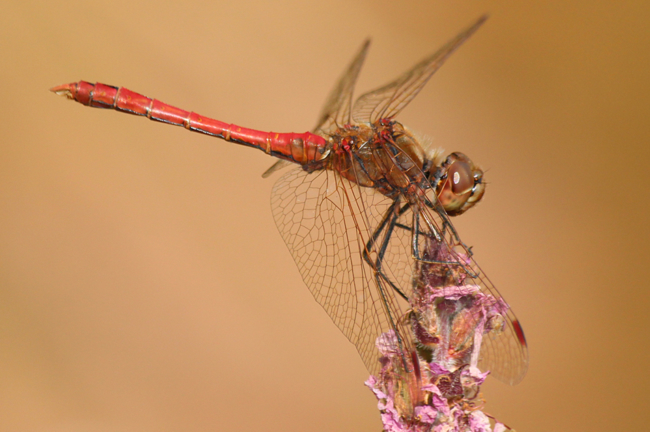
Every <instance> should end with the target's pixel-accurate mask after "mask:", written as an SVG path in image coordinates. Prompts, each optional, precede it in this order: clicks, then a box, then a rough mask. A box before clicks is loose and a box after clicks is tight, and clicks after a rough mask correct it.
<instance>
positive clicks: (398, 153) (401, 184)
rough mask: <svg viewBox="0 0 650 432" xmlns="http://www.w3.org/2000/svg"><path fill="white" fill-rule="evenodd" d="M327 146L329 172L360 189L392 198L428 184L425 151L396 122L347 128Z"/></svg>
mask: <svg viewBox="0 0 650 432" xmlns="http://www.w3.org/2000/svg"><path fill="white" fill-rule="evenodd" d="M330 143H331V145H332V150H331V153H330V157H331V158H332V159H331V163H330V166H329V168H330V169H332V170H334V171H337V172H338V173H339V174H340V175H341V176H342V177H344V178H346V179H348V180H350V181H351V182H353V183H357V184H359V185H360V186H364V187H373V188H376V189H378V191H379V192H381V193H382V194H384V195H386V196H395V195H397V194H400V193H401V194H406V193H408V192H407V191H408V190H409V189H410V188H412V187H413V185H418V187H420V188H421V187H426V186H425V185H426V184H428V182H427V181H426V177H425V175H424V174H423V171H422V169H423V164H424V150H423V149H422V146H421V145H420V144H419V142H418V141H417V139H416V138H415V136H414V135H413V134H411V132H409V131H408V130H406V129H405V128H404V127H403V126H402V125H401V124H400V123H398V122H395V121H388V120H385V119H384V120H380V121H378V122H376V123H374V124H369V123H365V124H355V125H346V126H344V127H341V128H338V129H337V130H336V131H335V132H334V133H333V134H332V135H331V138H330Z"/></svg>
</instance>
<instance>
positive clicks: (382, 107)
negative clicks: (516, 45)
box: [352, 15, 487, 123]
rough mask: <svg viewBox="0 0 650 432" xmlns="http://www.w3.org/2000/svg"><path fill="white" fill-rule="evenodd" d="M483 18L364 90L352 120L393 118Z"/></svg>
mask: <svg viewBox="0 0 650 432" xmlns="http://www.w3.org/2000/svg"><path fill="white" fill-rule="evenodd" d="M486 19H487V15H483V16H482V17H481V18H479V19H478V20H477V21H476V22H475V23H474V24H472V25H471V26H470V27H468V28H467V29H466V30H464V31H462V32H461V33H460V34H459V35H458V36H456V37H455V38H453V39H452V40H450V41H449V42H447V44H445V45H444V46H443V47H442V48H440V49H439V50H438V51H436V52H435V53H434V54H433V55H431V56H429V57H427V58H425V59H424V60H422V61H421V62H420V63H418V64H416V65H415V66H414V67H413V68H412V69H410V70H409V71H407V72H406V73H404V74H403V75H402V76H400V77H399V78H397V79H396V80H395V81H393V82H391V83H390V84H387V85H385V86H383V87H380V88H378V89H375V90H373V91H370V92H368V93H365V94H363V95H361V96H359V98H358V99H357V101H356V102H355V104H354V108H353V110H352V118H353V119H354V121H356V122H358V123H361V122H371V123H374V122H375V121H377V120H379V119H382V118H393V117H395V116H396V115H397V114H398V113H399V112H400V111H401V110H402V109H403V108H404V107H405V106H406V105H408V104H409V102H411V100H413V98H414V97H415V96H416V95H417V94H418V93H419V92H420V90H422V87H424V85H425V84H426V83H427V81H428V80H429V78H431V76H432V75H433V74H434V72H436V71H437V70H438V69H439V68H440V66H442V64H443V63H444V62H445V61H446V60H447V58H449V56H450V55H451V54H452V53H453V52H454V51H455V50H456V49H457V48H458V47H459V46H460V45H462V43H463V42H465V41H466V40H467V39H468V38H469V37H470V36H471V35H472V34H473V33H474V32H475V31H476V30H477V29H478V28H479V27H480V26H481V25H482V24H483V23H484V22H485V20H486Z"/></svg>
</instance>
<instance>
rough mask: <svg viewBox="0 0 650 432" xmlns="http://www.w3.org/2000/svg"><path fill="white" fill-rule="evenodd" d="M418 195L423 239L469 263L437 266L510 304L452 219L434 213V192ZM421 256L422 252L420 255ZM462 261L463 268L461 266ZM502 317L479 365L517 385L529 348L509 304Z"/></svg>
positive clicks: (485, 343)
mask: <svg viewBox="0 0 650 432" xmlns="http://www.w3.org/2000/svg"><path fill="white" fill-rule="evenodd" d="M417 196H419V197H421V198H422V199H419V200H418V201H419V202H418V203H416V205H413V206H411V208H410V209H409V210H412V211H415V212H417V213H418V220H419V221H420V223H419V227H418V232H419V233H420V237H421V238H424V237H427V238H437V239H438V240H437V241H439V242H442V245H441V246H439V247H442V248H444V249H445V250H446V251H455V252H453V253H454V254H455V253H456V252H460V253H461V254H462V255H464V256H465V257H467V258H468V261H469V262H466V261H465V262H464V260H463V259H462V258H460V257H459V256H457V259H455V260H452V261H450V262H449V264H436V265H437V266H440V267H442V266H445V267H447V269H448V270H449V271H450V272H459V273H461V274H462V276H463V277H464V281H463V284H465V285H477V286H479V287H480V289H481V291H482V292H483V293H484V294H487V295H490V296H492V297H493V298H494V299H496V300H501V301H503V303H505V304H506V305H507V302H506V301H505V299H504V298H503V297H502V296H501V294H500V293H499V291H498V290H497V289H496V287H495V286H494V285H493V284H492V282H491V281H490V280H489V279H488V277H487V276H486V275H485V274H484V273H483V271H482V270H481V268H480V267H479V266H478V264H477V263H476V261H475V260H474V258H473V257H472V253H471V251H469V249H468V248H467V247H466V246H465V245H464V244H463V243H462V242H461V240H460V238H459V237H458V234H457V232H456V231H455V229H454V227H453V225H452V224H451V221H450V220H449V217H448V216H447V215H446V214H445V213H444V212H442V211H440V210H439V211H436V210H435V209H436V208H437V207H439V206H438V204H437V202H436V201H435V200H436V196H435V194H434V193H433V190H432V189H428V190H427V191H423V190H422V189H420V190H419V194H418V195H417ZM405 216H406V217H405V220H409V217H408V215H405ZM411 230H412V225H411ZM419 244H420V247H424V242H423V241H421V242H420V243H419ZM422 254H423V251H422V250H421V251H420V253H419V255H420V256H421V255H422ZM461 262H462V263H463V265H462V266H461V265H460V264H459V263H461ZM416 267H417V266H416ZM503 318H504V321H505V322H504V326H503V330H502V331H490V332H488V333H484V335H483V340H482V345H481V350H480V357H479V362H478V366H479V369H481V370H482V371H488V370H489V371H490V373H491V375H492V376H494V377H495V378H497V379H498V380H500V381H503V382H505V383H507V384H511V385H515V384H517V383H518V382H520V381H521V380H522V379H523V378H524V376H525V375H526V371H527V370H528V347H527V345H526V339H525V337H524V333H523V330H522V328H521V325H520V323H519V321H518V319H517V317H516V316H515V314H514V312H513V311H512V308H510V306H509V305H508V309H507V313H506V315H505V316H504V317H503Z"/></svg>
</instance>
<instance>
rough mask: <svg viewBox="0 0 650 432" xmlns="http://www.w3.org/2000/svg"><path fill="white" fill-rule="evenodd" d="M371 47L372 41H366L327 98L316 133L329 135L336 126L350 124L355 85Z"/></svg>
mask: <svg viewBox="0 0 650 432" xmlns="http://www.w3.org/2000/svg"><path fill="white" fill-rule="evenodd" d="M369 47H370V39H366V41H365V42H364V43H363V44H362V45H361V48H360V49H359V52H358V53H357V55H356V56H354V59H353V60H352V63H350V65H349V66H348V68H347V69H346V70H345V72H344V73H343V75H342V76H341V77H340V78H339V80H338V82H337V83H336V86H335V87H334V88H333V89H332V92H331V93H330V95H329V97H328V98H327V102H325V106H324V107H323V110H322V111H321V114H320V116H318V121H317V123H316V126H315V127H314V129H313V131H314V133H320V134H323V133H327V132H329V130H330V128H331V126H332V125H334V124H335V125H338V126H343V125H345V124H348V123H350V119H351V116H350V112H351V109H352V94H353V92H354V85H355V83H356V82H357V78H358V76H359V72H360V71H361V66H362V65H363V61H364V60H365V58H366V54H367V53H368V48H369Z"/></svg>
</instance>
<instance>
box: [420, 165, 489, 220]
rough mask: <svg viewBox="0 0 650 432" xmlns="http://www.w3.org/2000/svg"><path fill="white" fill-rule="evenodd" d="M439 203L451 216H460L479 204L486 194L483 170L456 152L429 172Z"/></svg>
mask: <svg viewBox="0 0 650 432" xmlns="http://www.w3.org/2000/svg"><path fill="white" fill-rule="evenodd" d="M428 177H429V180H430V181H431V184H432V185H435V186H436V195H437V196H438V201H439V202H440V204H441V205H442V207H443V208H444V209H445V211H446V212H447V214H448V215H449V216H458V215H459V214H462V213H464V212H466V211H467V210H468V209H470V208H472V207H473V206H474V205H476V203H478V202H479V201H480V200H481V198H483V194H484V193H485V183H483V170H482V169H480V168H479V167H477V166H476V165H474V163H473V162H472V161H471V160H470V158H468V157H467V156H465V155H464V154H463V153H460V152H454V153H452V154H450V155H449V156H447V159H445V160H444V161H443V162H442V163H441V164H440V166H437V167H436V166H433V164H432V167H431V169H430V170H429V176H428Z"/></svg>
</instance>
